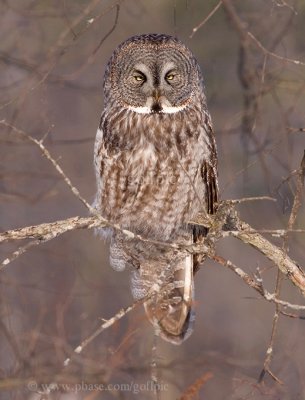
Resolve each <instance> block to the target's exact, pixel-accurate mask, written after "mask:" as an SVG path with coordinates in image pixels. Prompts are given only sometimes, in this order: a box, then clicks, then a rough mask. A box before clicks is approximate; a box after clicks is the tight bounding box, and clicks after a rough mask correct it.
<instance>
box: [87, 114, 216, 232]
mask: <svg viewBox="0 0 305 400" xmlns="http://www.w3.org/2000/svg"><path fill="white" fill-rule="evenodd" d="M106 114H107V113H104V115H103V116H102V119H101V123H100V127H99V131H98V134H97V138H96V144H95V163H96V171H97V182H98V193H97V199H96V202H95V204H96V206H97V208H98V209H99V210H100V212H101V213H102V215H103V216H104V217H105V218H107V219H109V220H110V221H111V222H114V223H119V224H121V225H122V226H124V227H128V228H130V229H134V230H136V231H140V232H142V233H143V232H145V233H147V234H148V236H150V235H153V236H158V237H160V235H161V236H163V237H164V238H165V239H167V238H168V237H169V236H170V235H171V234H172V232H174V231H175V229H177V228H179V227H180V226H181V225H182V224H184V223H186V222H188V221H189V220H190V219H191V218H192V217H194V216H195V215H196V214H197V213H198V212H199V211H200V210H202V208H205V210H207V211H208V212H213V209H214V206H213V204H214V203H215V201H217V174H216V153H215V144H214V138H213V135H212V130H211V128H210V125H209V115H208V114H207V113H202V112H200V110H199V109H192V108H190V109H189V110H185V111H183V112H179V113H176V114H147V115H145V114H138V113H135V112H133V111H130V110H125V109H121V110H120V111H118V110H117V112H113V110H112V113H111V114H110V115H107V117H106Z"/></svg>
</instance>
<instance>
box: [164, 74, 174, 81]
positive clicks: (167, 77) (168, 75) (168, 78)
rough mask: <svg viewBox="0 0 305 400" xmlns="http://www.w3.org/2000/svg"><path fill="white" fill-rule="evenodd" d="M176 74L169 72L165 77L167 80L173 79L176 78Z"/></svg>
mask: <svg viewBox="0 0 305 400" xmlns="http://www.w3.org/2000/svg"><path fill="white" fill-rule="evenodd" d="M175 76H176V75H174V74H167V75H166V77H165V79H166V80H167V81H172V80H173V79H174V78H175Z"/></svg>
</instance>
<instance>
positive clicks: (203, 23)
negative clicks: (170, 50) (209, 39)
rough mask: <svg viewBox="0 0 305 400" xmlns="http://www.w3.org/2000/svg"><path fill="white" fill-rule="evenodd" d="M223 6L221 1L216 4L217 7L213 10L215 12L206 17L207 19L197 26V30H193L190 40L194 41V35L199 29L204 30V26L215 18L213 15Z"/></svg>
mask: <svg viewBox="0 0 305 400" xmlns="http://www.w3.org/2000/svg"><path fill="white" fill-rule="evenodd" d="M221 5H222V1H219V3H217V4H216V6H215V7H214V8H213V10H212V11H211V12H210V13H209V14H208V15H207V16H206V17H205V19H204V20H203V21H202V22H200V24H199V25H197V26H195V28H193V30H192V33H191V34H190V36H189V38H190V39H192V38H193V37H194V35H195V33H196V32H197V31H198V29H200V28H202V27H203V25H205V24H206V23H207V22H208V20H209V19H210V18H212V17H213V15H214V14H215V13H216V11H217V10H218V9H219V8H220V6H221Z"/></svg>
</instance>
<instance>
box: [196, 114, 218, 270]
mask: <svg viewBox="0 0 305 400" xmlns="http://www.w3.org/2000/svg"><path fill="white" fill-rule="evenodd" d="M205 123H206V127H207V129H206V133H207V135H208V139H209V140H208V143H209V150H210V157H209V159H208V160H204V162H203V163H202V165H201V178H202V180H203V183H204V186H205V199H204V203H205V205H206V211H207V212H208V214H214V213H215V212H216V209H217V203H218V200H219V189H218V177H217V151H216V143H215V137H214V133H213V130H212V126H211V123H210V119H209V116H208V117H207V119H206V121H205ZM207 232H208V229H207V228H204V227H200V228H198V227H196V226H195V227H194V228H193V240H194V243H196V244H200V243H203V241H204V238H205V236H206V235H207ZM204 259H205V255H204V254H196V255H194V273H195V272H196V271H197V270H198V269H199V266H200V264H201V263H202V262H203V261H204Z"/></svg>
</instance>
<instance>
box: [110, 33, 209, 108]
mask: <svg viewBox="0 0 305 400" xmlns="http://www.w3.org/2000/svg"><path fill="white" fill-rule="evenodd" d="M201 81H202V79H201V73H200V68H199V66H198V63H197V61H196V59H195V57H194V56H193V54H192V53H191V51H190V50H189V49H188V48H187V47H186V46H185V45H184V44H183V43H182V42H180V41H179V40H178V39H176V38H174V37H172V36H169V35H164V34H144V35H139V36H133V37H131V38H129V39H127V40H126V41H125V42H123V43H122V44H121V45H120V46H119V47H118V48H117V49H116V50H115V51H114V53H113V55H112V57H111V58H110V61H109V63H108V66H107V69H106V73H105V80H104V91H105V102H107V101H109V100H112V101H115V102H117V103H118V104H120V105H121V106H122V107H124V108H128V109H131V110H133V111H135V112H138V113H144V114H148V113H149V114H150V113H175V112H179V111H181V110H183V109H184V108H186V107H187V106H188V105H190V104H191V103H192V101H194V97H197V96H194V95H196V94H200V93H201V94H202V83H201Z"/></svg>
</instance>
